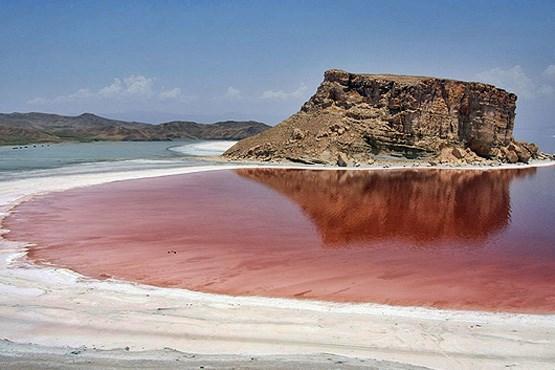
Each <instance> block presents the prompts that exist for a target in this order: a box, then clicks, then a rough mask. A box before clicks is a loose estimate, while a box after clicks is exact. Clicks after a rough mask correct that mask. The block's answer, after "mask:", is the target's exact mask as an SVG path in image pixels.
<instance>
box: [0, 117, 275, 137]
mask: <svg viewBox="0 0 555 370" xmlns="http://www.w3.org/2000/svg"><path fill="white" fill-rule="evenodd" d="M268 128H269V126H267V125H266V124H264V123H261V122H256V121H222V122H216V123H212V124H201V123H196V122H188V121H171V122H165V123H160V124H155V125H152V124H147V123H141V122H126V121H119V120H112V119H108V118H104V117H100V116H97V115H95V114H91V113H83V114H81V115H79V116H62V115H57V114H48V113H35V112H33V113H9V114H8V113H0V145H21V144H28V143H45V142H53V143H56V142H63V141H79V142H89V141H102V140H105V141H149V140H152V141H154V140H177V139H206V140H208V139H213V140H239V139H243V138H245V137H248V136H251V135H254V134H257V133H260V132H262V131H265V130H266V129H268Z"/></svg>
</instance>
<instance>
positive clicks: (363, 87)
mask: <svg viewBox="0 0 555 370" xmlns="http://www.w3.org/2000/svg"><path fill="white" fill-rule="evenodd" d="M324 76H325V78H324V82H323V83H322V84H321V85H320V87H318V90H317V91H316V94H315V95H314V96H312V98H310V100H309V101H308V102H306V103H305V104H304V105H303V107H302V108H301V110H300V111H299V112H298V113H296V114H294V115H293V116H291V117H289V118H288V119H286V120H285V121H283V122H281V123H280V124H279V125H277V126H275V127H273V128H271V129H270V130H267V131H265V132H262V133H260V134H258V135H255V136H253V137H249V138H247V139H244V140H242V141H240V142H239V143H237V144H236V145H235V146H233V147H232V148H230V149H229V150H228V151H227V152H226V153H225V154H224V156H226V157H227V158H230V159H236V160H256V161H292V162H302V163H309V164H310V163H321V164H337V165H339V166H346V165H358V164H368V163H373V162H374V161H375V160H376V159H377V158H378V159H379V158H390V157H391V156H393V157H402V158H408V159H414V158H420V159H425V160H427V161H430V162H432V163H444V162H448V163H455V164H462V163H477V162H483V161H486V160H494V161H501V162H510V163H515V162H528V161H529V160H530V159H531V158H536V157H538V156H542V155H543V154H541V153H538V148H537V146H535V145H534V144H527V143H524V142H517V141H515V140H514V138H513V136H512V132H513V125H514V117H515V106H516V104H515V103H516V99H517V97H516V95H514V94H511V93H508V92H506V91H505V90H502V89H498V88H496V87H494V86H491V85H487V84H483V83H476V82H461V81H453V80H446V79H437V78H431V77H413V76H396V75H369V74H353V73H348V72H345V71H341V70H329V71H326V72H325V75H324Z"/></svg>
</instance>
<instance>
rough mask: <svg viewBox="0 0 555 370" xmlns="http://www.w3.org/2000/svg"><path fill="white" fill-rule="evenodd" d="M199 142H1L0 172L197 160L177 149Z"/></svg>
mask: <svg viewBox="0 0 555 370" xmlns="http://www.w3.org/2000/svg"><path fill="white" fill-rule="evenodd" d="M200 142H201V141H197V140H183V141H143V142H130V141H127V142H94V143H62V144H34V145H33V144H31V145H23V146H0V172H6V171H8V172H12V171H27V170H40V169H52V168H58V167H65V166H69V165H76V164H80V163H96V162H114V161H128V160H139V159H146V160H179V161H184V160H185V161H187V160H189V161H193V162H197V161H198V160H196V159H195V158H194V156H193V155H185V154H183V153H181V152H179V151H176V150H175V148H179V147H184V146H189V145H194V144H198V143H200ZM172 148H174V150H172ZM181 164H183V163H181Z"/></svg>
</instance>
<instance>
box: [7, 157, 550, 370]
mask: <svg viewBox="0 0 555 370" xmlns="http://www.w3.org/2000/svg"><path fill="white" fill-rule="evenodd" d="M550 164H552V162H551V163H550ZM237 167H239V166H231V165H226V166H210V167H197V168H173V169H151V170H134V171H125V172H106V173H83V174H79V173H73V174H63V173H61V172H60V171H58V172H55V173H58V174H55V173H54V172H53V174H51V175H48V176H47V175H45V176H41V177H34V178H27V179H14V180H7V181H3V182H1V183H0V212H2V215H5V214H6V213H7V212H9V210H10V208H11V207H13V206H14V205H15V204H17V203H19V202H21V201H24V200H25V199H28V198H29V197H30V196H32V195H33V194H37V193H44V192H49V191H61V190H65V189H69V188H73V187H77V186H86V185H92V184H99V183H105V182H110V181H117V180H125V179H133V178H141V177H149V176H163V175H171V174H180V173H189V172H194V171H205V170H217V169H223V168H237ZM519 168H521V166H519ZM0 243H1V245H0V339H5V340H9V341H11V342H14V343H10V342H8V341H3V342H1V345H0V365H1V366H0V367H2V368H4V367H12V368H34V367H44V366H41V364H52V365H53V367H56V366H61V367H70V366H74V364H75V362H74V361H76V360H77V358H81V357H78V356H81V354H82V353H85V355H86V356H89V357H86V356H85V357H83V358H84V361H85V363H83V364H81V365H83V366H88V365H90V366H89V367H90V368H95V367H96V368H100V367H102V368H106V367H129V368H134V367H136V365H137V364H140V365H141V366H142V367H158V365H160V367H162V366H166V365H165V364H168V367H171V365H169V362H167V361H176V357H175V356H178V358H181V357H179V356H185V357H186V356H190V355H186V354H195V355H199V356H201V355H202V356H201V357H200V358H201V359H202V361H207V366H212V367H219V368H221V367H226V366H228V367H239V368H240V367H244V368H249V366H251V365H252V364H249V363H246V362H245V361H246V360H245V359H250V358H251V357H255V358H258V357H260V356H263V357H264V361H267V362H263V363H260V364H257V365H256V366H254V367H255V368H261V367H268V368H288V367H287V366H290V364H292V365H291V367H290V368H299V367H303V366H304V365H307V366H310V367H313V368H333V367H340V366H336V365H345V366H347V365H349V366H352V367H360V366H362V365H360V364H359V363H358V362H357V361H359V362H360V361H361V360H363V361H368V364H370V365H369V367H370V368H371V367H372V366H375V367H378V368H388V367H387V366H392V368H395V367H397V368H399V367H400V368H411V367H410V366H423V367H430V368H453V369H456V368H465V369H466V368H472V369H479V368H488V369H490V368H522V369H532V368H533V369H553V368H554V366H555V365H554V364H555V315H524V314H506V313H486V312H465V311H443V310H433V309H425V308H417V307H392V306H384V305H373V304H338V303H332V302H317V301H300V300H288V299H273V298H263V297H230V296H223V295H213V294H204V293H198V292H191V291H187V290H182V289H170V288H156V287H148V286H142V285H138V284H133V283H127V282H120V281H112V280H105V281H98V280H94V279H89V278H86V277H83V276H80V275H77V274H75V273H73V272H71V271H68V270H65V269H61V268H55V267H44V266H43V267H39V266H35V265H33V264H31V263H29V262H28V261H27V260H26V259H25V258H24V257H25V245H22V244H18V243H11V242H7V241H5V240H0ZM23 344H32V345H23ZM70 348H72V349H71V350H70ZM170 349H171V350H170ZM174 350H175V351H180V352H174ZM73 351H81V352H80V353H79V354H77V355H76V354H72V353H71V352H73ZM68 352H69V353H68ZM322 354H333V356H331V357H329V356H328V357H329V358H332V359H336V358H339V357H336V356H343V357H346V359H344V358H343V357H341V358H339V360H336V361H343V362H346V363H345V364H343V363H341V364H335V362H334V361H335V360H332V361H331V362H330V360H327V358H328V357H326V355H322ZM207 355H218V356H207ZM149 356H153V357H154V358H155V359H157V361H161V362H160V363H157V364H155V365H152V366H151V364H150V363H149V362H148V361H147V360H148V358H150V357H149ZM234 356H235V357H234ZM266 356H269V357H266ZM272 356H273V357H272ZM141 359H142V360H141ZM228 360H229V361H231V362H230V363H227V362H225V361H228ZM370 360H377V361H389V362H393V363H387V364H383V366H382V364H375V363H374V362H372V361H370ZM72 361H73V362H72ZM86 361H91V362H90V363H86ZM103 361H109V362H103ZM134 361H138V362H134ZM210 361H212V362H210ZM219 361H223V362H219ZM233 361H235V362H233ZM295 361H297V362H295ZM171 363H172V364H173V362H171ZM372 364H375V365H372ZM54 365H56V366H54ZM66 365H67V366H66ZM81 365H80V366H81ZM193 365H194V366H195V367H196V365H197V363H191V366H193ZM198 365H199V367H200V366H204V365H201V364H200V363H198ZM359 365H360V366H359ZM409 365H410V366H409ZM48 366H49V365H48ZM48 366H47V367H48ZM251 367H252V366H251ZM346 368H348V367H346Z"/></svg>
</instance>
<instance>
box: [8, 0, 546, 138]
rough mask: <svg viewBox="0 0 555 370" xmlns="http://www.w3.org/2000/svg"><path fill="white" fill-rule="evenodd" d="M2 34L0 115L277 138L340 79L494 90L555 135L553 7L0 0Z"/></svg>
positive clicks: (522, 120) (525, 123) (523, 120)
mask: <svg viewBox="0 0 555 370" xmlns="http://www.w3.org/2000/svg"><path fill="white" fill-rule="evenodd" d="M0 25H1V32H0V48H1V51H2V52H1V54H0V111H2V112H13V111H22V112H27V111H44V112H54V113H61V114H80V113H82V112H93V113H97V114H101V115H105V116H110V117H116V118H122V119H135V120H139V121H147V122H156V121H164V120H168V119H177V118H181V119H194V120H197V121H201V122H211V121H215V120H218V119H226V118H229V119H256V120H261V121H264V122H268V123H271V124H274V123H277V122H279V121H280V120H282V119H284V118H286V117H288V116H289V115H291V114H292V113H294V112H296V111H298V109H299V108H300V106H301V105H302V103H303V102H304V101H306V100H307V99H308V98H309V97H310V96H311V95H312V94H313V93H314V91H315V90H316V88H317V86H318V84H319V83H320V82H321V80H322V74H323V72H324V71H325V70H326V69H329V68H341V69H345V70H348V71H352V72H361V73H396V74H415V75H428V76H437V77H446V78H453V79H461V80H473V81H476V80H478V81H484V82H488V83H493V84H495V85H497V86H500V87H503V88H506V89H508V90H509V91H512V92H515V93H516V94H517V95H518V96H519V100H518V102H517V106H518V108H517V125H518V126H519V127H521V128H524V127H526V128H528V127H531V128H543V127H550V128H553V127H555V122H554V120H553V117H554V115H555V1H397V2H387V1H383V2H377V1H376V2H374V1H298V0H297V1H275V2H270V1H234V2H231V1H230V2H220V1H191V2H189V1H48V2H46V1H5V0H0Z"/></svg>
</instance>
